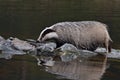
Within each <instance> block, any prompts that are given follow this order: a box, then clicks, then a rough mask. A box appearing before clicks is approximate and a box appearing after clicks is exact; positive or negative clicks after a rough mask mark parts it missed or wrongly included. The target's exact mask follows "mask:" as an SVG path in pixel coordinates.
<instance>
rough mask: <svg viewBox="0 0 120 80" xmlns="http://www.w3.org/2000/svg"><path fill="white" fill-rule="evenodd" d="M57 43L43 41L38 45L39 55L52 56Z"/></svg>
mask: <svg viewBox="0 0 120 80" xmlns="http://www.w3.org/2000/svg"><path fill="white" fill-rule="evenodd" d="M56 46H57V45H56V43H54V42H48V43H43V44H41V45H40V46H37V47H36V48H37V50H38V54H39V55H45V56H51V55H54V54H53V51H54V50H55V48H56Z"/></svg>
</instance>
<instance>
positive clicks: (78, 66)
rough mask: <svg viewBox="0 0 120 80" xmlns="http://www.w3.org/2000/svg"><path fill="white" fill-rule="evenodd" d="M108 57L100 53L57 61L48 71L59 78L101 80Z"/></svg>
mask: <svg viewBox="0 0 120 80" xmlns="http://www.w3.org/2000/svg"><path fill="white" fill-rule="evenodd" d="M106 62H107V57H106V56H103V55H98V56H95V57H91V58H79V59H76V60H73V61H70V62H61V61H56V62H55V64H54V66H52V67H47V68H46V71H48V72H50V73H52V74H57V75H59V76H58V78H66V79H73V80H100V79H101V77H102V75H103V74H104V72H105V70H106V67H107V66H106V65H107V64H106Z"/></svg>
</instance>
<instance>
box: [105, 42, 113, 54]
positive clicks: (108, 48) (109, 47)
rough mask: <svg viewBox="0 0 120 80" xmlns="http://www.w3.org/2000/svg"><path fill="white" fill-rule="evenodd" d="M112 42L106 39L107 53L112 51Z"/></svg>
mask: <svg viewBox="0 0 120 80" xmlns="http://www.w3.org/2000/svg"><path fill="white" fill-rule="evenodd" d="M111 43H112V41H111V40H106V41H105V48H106V52H107V53H110V52H111Z"/></svg>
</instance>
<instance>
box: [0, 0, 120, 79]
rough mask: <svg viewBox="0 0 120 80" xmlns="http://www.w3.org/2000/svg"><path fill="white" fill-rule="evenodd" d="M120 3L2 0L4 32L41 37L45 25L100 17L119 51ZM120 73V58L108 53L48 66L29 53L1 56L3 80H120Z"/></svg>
mask: <svg viewBox="0 0 120 80" xmlns="http://www.w3.org/2000/svg"><path fill="white" fill-rule="evenodd" d="M119 5H120V1H119V0H34V1H33V0H0V35H2V36H3V37H5V38H8V37H10V36H13V37H18V38H20V39H27V38H32V39H37V38H38V36H39V33H40V31H41V30H42V29H43V28H44V27H47V26H51V25H53V24H55V23H57V22H63V21H81V20H82V21H83V20H84V21H85V20H97V21H101V22H103V23H106V24H107V25H108V26H109V32H110V35H111V38H112V40H113V48H114V49H115V50H116V49H118V50H119V49H120V27H119V26H120V24H119V22H120V6H119ZM99 59H100V60H99ZM83 61H84V60H83ZM61 66H62V67H61ZM46 70H47V71H46ZM92 70H93V71H92ZM53 71H54V72H53ZM61 73H63V74H62V75H61ZM70 73H71V74H70ZM95 73H96V74H95ZM57 74H59V75H57ZM119 74H120V60H119V59H112V58H108V59H106V58H105V57H104V56H98V57H95V58H93V60H88V59H87V60H86V59H85V61H84V62H78V61H73V62H71V63H70V64H69V63H62V62H59V61H58V63H55V65H54V66H53V67H48V68H45V67H40V66H38V65H37V61H36V59H35V58H33V57H31V56H29V55H18V56H16V55H15V56H13V58H12V59H9V60H6V59H3V58H1V59H0V80H9V79H11V80H67V79H65V78H71V79H78V80H87V78H89V79H88V80H90V79H91V80H93V79H92V78H97V79H96V80H120V76H119ZM60 75H61V76H60ZM71 75H73V76H72V77H71ZM81 75H85V76H82V77H81ZM86 76H87V77H86ZM79 78H80V79H79Z"/></svg>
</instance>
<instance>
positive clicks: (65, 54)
mask: <svg viewBox="0 0 120 80" xmlns="http://www.w3.org/2000/svg"><path fill="white" fill-rule="evenodd" d="M55 53H56V55H59V56H60V58H61V60H62V61H64V62H67V61H71V60H74V59H76V58H77V57H78V56H79V50H78V49H77V48H76V47H75V46H74V45H72V44H68V43H66V44H64V45H63V46H61V47H59V48H57V49H56V50H55Z"/></svg>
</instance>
